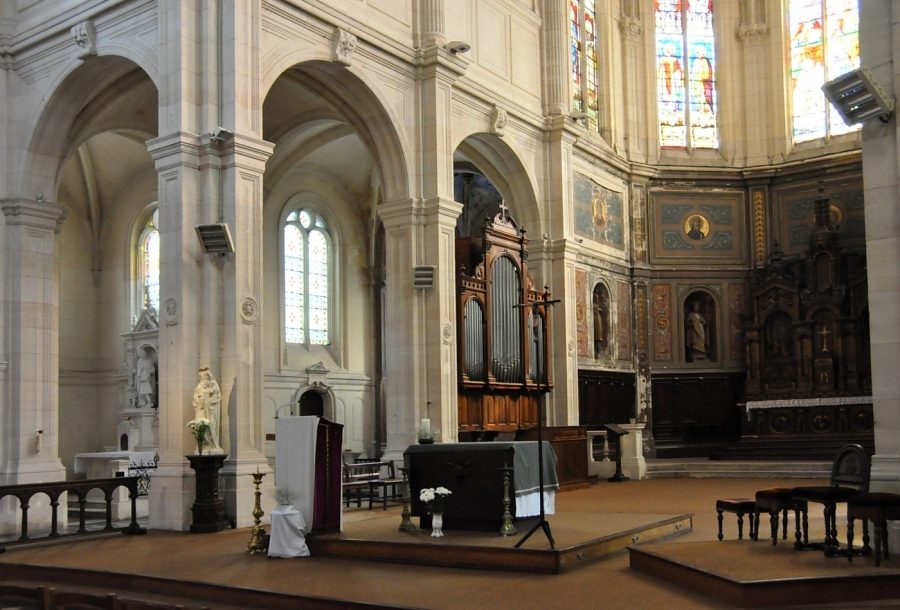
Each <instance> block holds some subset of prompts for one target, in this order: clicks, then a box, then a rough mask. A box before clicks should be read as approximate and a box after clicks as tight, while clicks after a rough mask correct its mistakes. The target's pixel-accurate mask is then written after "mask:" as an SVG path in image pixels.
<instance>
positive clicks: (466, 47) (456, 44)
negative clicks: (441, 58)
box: [444, 40, 472, 55]
mask: <svg viewBox="0 0 900 610" xmlns="http://www.w3.org/2000/svg"><path fill="white" fill-rule="evenodd" d="M444 48H445V49H447V50H448V51H450V52H451V53H453V54H454V55H459V54H460V53H468V52H469V51H471V50H472V45H470V44H469V43H468V42H463V41H462V40H451V41H450V42H448V43H447V44H445V45H444Z"/></svg>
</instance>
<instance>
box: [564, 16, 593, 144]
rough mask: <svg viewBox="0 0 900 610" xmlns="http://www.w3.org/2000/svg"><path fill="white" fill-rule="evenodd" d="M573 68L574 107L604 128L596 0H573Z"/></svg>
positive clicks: (588, 124)
mask: <svg viewBox="0 0 900 610" xmlns="http://www.w3.org/2000/svg"><path fill="white" fill-rule="evenodd" d="M568 21H569V67H570V70H571V72H570V75H571V80H572V110H573V111H575V112H577V113H585V115H586V119H585V120H586V122H587V126H588V128H589V129H591V130H592V131H598V130H599V129H600V100H599V86H598V81H599V72H600V59H599V56H598V50H597V43H598V32H597V11H596V7H595V0H569V9H568Z"/></svg>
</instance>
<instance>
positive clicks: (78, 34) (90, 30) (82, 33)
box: [71, 20, 97, 59]
mask: <svg viewBox="0 0 900 610" xmlns="http://www.w3.org/2000/svg"><path fill="white" fill-rule="evenodd" d="M71 32H72V36H73V37H74V38H75V44H76V45H77V46H78V53H77V54H76V57H77V58H78V59H85V58H86V57H90V56H91V55H96V54H97V30H96V28H94V23H93V22H92V21H90V20H87V21H82V22H81V23H79V24H76V25H74V26H72V29H71Z"/></svg>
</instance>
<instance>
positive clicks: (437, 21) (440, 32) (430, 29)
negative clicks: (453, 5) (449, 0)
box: [419, 0, 447, 48]
mask: <svg viewBox="0 0 900 610" xmlns="http://www.w3.org/2000/svg"><path fill="white" fill-rule="evenodd" d="M446 41H447V37H446V34H445V32H444V0H419V48H425V47H432V46H437V47H442V46H444V43H445V42H446Z"/></svg>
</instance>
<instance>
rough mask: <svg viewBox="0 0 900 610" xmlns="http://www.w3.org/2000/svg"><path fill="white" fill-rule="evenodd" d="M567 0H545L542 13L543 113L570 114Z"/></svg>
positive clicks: (552, 114)
mask: <svg viewBox="0 0 900 610" xmlns="http://www.w3.org/2000/svg"><path fill="white" fill-rule="evenodd" d="M566 7H567V5H566V3H564V2H557V0H543V2H542V3H541V8H542V11H541V15H542V17H543V21H544V24H543V27H542V28H541V47H542V49H541V51H542V52H541V56H542V57H543V58H544V70H543V75H544V78H543V82H544V114H547V115H551V116H557V115H562V116H568V115H569V113H570V112H571V111H572V94H571V93H570V92H569V87H570V82H571V77H570V68H569V27H568V26H569V24H568V21H567V11H566Z"/></svg>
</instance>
